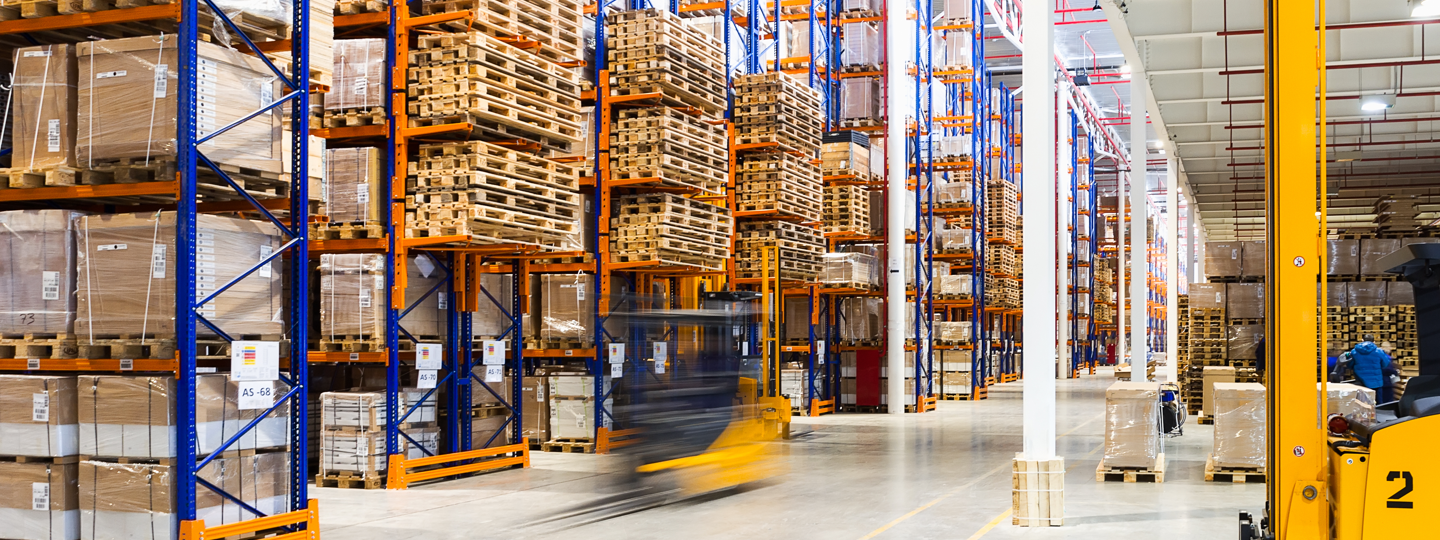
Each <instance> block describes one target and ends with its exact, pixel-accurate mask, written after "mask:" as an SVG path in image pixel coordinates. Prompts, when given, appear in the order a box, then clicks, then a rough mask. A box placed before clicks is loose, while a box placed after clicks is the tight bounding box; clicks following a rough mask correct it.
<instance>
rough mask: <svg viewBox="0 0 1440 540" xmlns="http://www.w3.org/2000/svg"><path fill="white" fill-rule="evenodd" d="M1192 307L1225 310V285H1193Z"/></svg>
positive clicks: (1191, 293) (1191, 292) (1191, 287)
mask: <svg viewBox="0 0 1440 540" xmlns="http://www.w3.org/2000/svg"><path fill="white" fill-rule="evenodd" d="M1190 307H1192V308H1204V309H1224V308H1225V284H1224V283H1191V284H1190Z"/></svg>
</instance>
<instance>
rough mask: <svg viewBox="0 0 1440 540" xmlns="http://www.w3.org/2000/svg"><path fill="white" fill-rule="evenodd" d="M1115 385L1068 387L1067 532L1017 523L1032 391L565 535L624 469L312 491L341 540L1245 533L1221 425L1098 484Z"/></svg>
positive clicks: (1064, 396)
mask: <svg viewBox="0 0 1440 540" xmlns="http://www.w3.org/2000/svg"><path fill="white" fill-rule="evenodd" d="M1112 382H1114V379H1113V378H1111V376H1110V372H1109V370H1102V372H1101V373H1100V374H1099V375H1095V376H1086V377H1084V378H1081V379H1078V380H1062V381H1060V382H1059V399H1058V416H1059V424H1058V426H1057V433H1059V434H1060V440H1059V442H1058V448H1059V451H1060V452H1061V454H1062V455H1064V456H1065V459H1066V465H1067V467H1068V469H1069V472H1068V474H1067V476H1066V480H1065V482H1066V493H1065V499H1066V503H1065V506H1066V508H1065V514H1066V518H1065V526H1063V527H1055V528H1043V529H1029V528H1020V527H1016V526H1013V525H1011V524H1010V516H1009V514H1008V511H1009V507H1010V472H1009V471H1010V461H1011V459H1012V458H1013V457H1014V454H1015V452H1016V451H1018V450H1020V448H1021V435H1020V427H1019V425H1020V416H1021V412H1020V386H1019V384H1018V383H1012V384H1007V385H1001V386H999V387H997V388H993V389H992V390H991V398H990V399H989V400H986V401H980V402H974V403H972V402H940V407H939V411H938V414H923V415H905V416H904V417H900V418H894V417H890V416H888V415H878V414H876V415H871V414H842V415H834V416H823V417H819V418H813V419H811V418H797V419H796V421H795V424H794V431H799V432H805V431H808V433H805V434H802V435H800V436H797V437H796V438H794V439H793V440H791V441H789V442H786V443H782V445H781V448H780V453H781V454H782V455H783V456H784V459H785V461H786V462H787V463H788V467H789V472H788V474H786V475H784V476H782V477H780V478H777V479H774V480H773V481H769V482H766V483H764V485H760V486H756V487H753V488H749V489H745V490H741V491H739V492H734V493H729V494H727V495H726V496H723V497H715V498H711V499H708V500H703V501H687V502H684V503H680V504H672V505H668V506H663V507H659V508H652V509H649V510H645V511H642V512H638V513H633V514H629V515H625V516H621V517H617V518H614V519H610V520H608V521H604V522H601V523H593V524H585V525H580V526H574V527H572V528H569V529H565V530H556V527H555V526H554V525H545V526H533V525H530V523H532V522H534V521H536V520H540V519H544V518H547V517H550V516H553V515H555V514H556V513H558V512H560V511H561V510H563V509H566V508H568V507H570V506H572V505H576V504H581V503H584V502H586V501H592V500H595V499H597V498H599V497H601V496H603V495H604V494H605V493H606V489H607V488H608V487H610V486H612V485H613V484H614V481H615V480H614V479H615V475H614V470H615V469H616V467H618V465H619V464H618V463H617V461H618V460H616V459H615V458H613V457H610V456H595V455H577V454H554V453H544V452H536V453H535V454H534V456H533V458H532V465H533V467H532V468H530V469H526V470H510V471H502V472H498V473H492V474H487V475H482V476H478V477H473V478H467V479H461V480H456V481H450V482H441V483H438V484H431V485H429V486H421V487H416V488H412V489H410V490H409V491H405V492H397V491H379V490H377V491H361V490H344V489H334V488H321V489H314V490H313V491H312V496H314V497H316V498H318V499H319V500H320V509H321V511H320V516H321V524H322V530H323V531H324V532H323V534H324V536H325V538H327V539H328V540H381V539H384V540H402V539H410V538H427V539H428V538H457V539H458V538H466V539H471V538H576V539H579V538H585V539H590V540H597V539H607V538H616V539H619V538H625V539H633V538H684V539H686V540H690V539H704V538H717V539H718V538H739V537H742V536H743V537H750V538H826V539H861V540H864V539H868V538H877V539H888V538H894V539H900V538H906V539H909V538H937V539H939V538H944V539H971V540H974V539H979V538H984V539H986V540H992V539H1004V538H1086V539H1096V538H1107V537H1112V538H1113V535H1115V534H1124V535H1125V537H1124V538H1125V540H1133V539H1148V538H1157V539H1158V538H1165V539H1166V540H1185V539H1197V540H1198V539H1205V540H1214V539H1223V538H1234V537H1235V534H1236V530H1237V526H1236V513H1237V511H1239V510H1251V511H1257V512H1258V511H1259V510H1260V509H1261V508H1262V507H1263V506H1264V499H1265V492H1264V486H1263V485H1261V484H1249V485H1244V484H1241V485H1236V484H1218V483H1209V482H1205V481H1204V474H1203V470H1204V468H1205V456H1206V454H1208V453H1209V452H1210V448H1211V443H1212V437H1213V431H1212V429H1211V427H1210V426H1201V425H1195V424H1193V423H1192V424H1190V425H1187V426H1186V430H1185V431H1186V433H1185V436H1183V437H1180V438H1176V439H1168V440H1167V441H1166V448H1165V453H1166V458H1167V464H1166V477H1165V482H1164V483H1163V484H1125V483H1097V482H1096V481H1095V467H1096V465H1097V464H1098V463H1099V460H1100V455H1101V453H1102V451H1103V448H1102V447H1103V443H1104V433H1105V423H1104V410H1105V403H1104V401H1105V398H1104V391H1105V388H1106V387H1107V386H1109V385H1110V384H1111V383H1112ZM1192 422H1193V418H1192ZM1117 540H1118V539H1117Z"/></svg>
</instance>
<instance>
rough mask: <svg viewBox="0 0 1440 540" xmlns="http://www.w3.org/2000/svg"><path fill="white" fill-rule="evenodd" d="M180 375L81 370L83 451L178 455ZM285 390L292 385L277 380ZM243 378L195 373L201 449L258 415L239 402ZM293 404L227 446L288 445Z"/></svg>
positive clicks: (211, 448) (111, 455)
mask: <svg viewBox="0 0 1440 540" xmlns="http://www.w3.org/2000/svg"><path fill="white" fill-rule="evenodd" d="M175 384H176V381H175V378H174V377H172V376H129V375H81V376H79V377H78V378H77V381H76V391H77V393H78V394H79V398H78V400H77V403H78V414H77V421H78V424H79V432H80V436H79V448H80V454H81V455H84V456H101V457H105V458H138V459H164V458H172V457H175V456H176V455H177V446H176V439H175V433H176V428H175V423H176V421H177V417H176V413H175V399H176V389H175ZM272 384H273V388H274V390H273V393H274V395H277V396H280V395H284V394H285V393H286V392H289V390H290V388H289V387H288V386H287V385H285V384H284V383H282V382H278V381H277V382H274V383H272ZM238 397H239V383H238V382H236V381H232V380H230V377H229V376H228V375H225V374H209V375H199V376H197V377H196V378H195V444H196V452H197V453H198V454H200V455H205V454H209V453H211V452H214V451H216V450H217V449H219V448H220V445H221V444H223V443H224V442H225V441H227V440H229V439H230V438H231V437H233V436H234V435H235V434H237V433H239V432H240V430H241V429H242V428H244V427H245V426H246V425H248V424H249V423H250V421H252V420H254V419H255V418H256V417H258V413H259V412H261V411H257V410H241V409H240V407H239V401H238ZM288 425H289V409H288V408H286V407H280V408H277V409H276V410H275V411H274V412H271V413H270V414H269V415H267V416H266V417H265V419H264V420H262V421H261V422H260V423H259V424H258V425H256V427H255V428H254V429H252V430H250V431H248V432H246V433H245V435H244V436H243V437H240V439H238V440H237V441H236V442H235V444H233V445H231V446H230V447H229V448H226V450H227V451H228V450H249V449H259V448H277V447H283V446H285V445H287V444H288V441H289V430H288Z"/></svg>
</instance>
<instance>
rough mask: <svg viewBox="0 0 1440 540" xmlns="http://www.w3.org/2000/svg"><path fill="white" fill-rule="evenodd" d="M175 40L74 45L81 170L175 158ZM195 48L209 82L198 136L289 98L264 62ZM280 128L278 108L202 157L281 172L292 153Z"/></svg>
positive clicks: (199, 105) (205, 147) (201, 99)
mask: <svg viewBox="0 0 1440 540" xmlns="http://www.w3.org/2000/svg"><path fill="white" fill-rule="evenodd" d="M178 41H179V38H178V36H176V35H175V34H166V35H164V36H142V37H135V38H124V39H114V40H103V41H93V42H86V43H80V44H79V45H78V46H77V49H76V52H75V56H76V58H77V59H78V60H79V65H80V66H79V73H80V76H79V92H78V98H77V103H78V112H77V113H76V120H77V128H76V138H77V140H78V143H77V145H76V149H75V158H76V162H77V163H78V164H79V165H80V166H83V167H93V166H96V165H101V164H103V163H105V162H110V161H116V160H126V159H128V160H134V161H141V162H143V163H145V164H151V163H153V162H154V161H156V160H157V159H158V160H160V161H164V160H167V159H174V156H175V155H176V139H175V134H176V133H177V132H178V130H177V129H176V119H177V118H179V117H180V111H178V107H179V99H178V96H179V94H178V92H179V90H180V88H179V87H180V83H179V76H180V69H179V67H178V65H179V50H178ZM197 49H198V53H199V59H198V60H197V61H198V62H199V65H200V69H201V71H202V72H205V73H207V74H208V75H209V76H208V77H205V78H202V79H201V80H200V81H199V82H198V83H197V85H198V88H197V89H196V100H197V101H196V104H195V107H196V117H197V123H196V131H197V135H199V136H201V137H203V136H205V135H209V134H210V133H213V132H215V131H216V130H219V129H220V128H222V127H225V126H228V125H230V124H232V123H234V122H237V121H240V120H242V119H244V118H246V117H247V116H249V115H250V114H252V113H254V112H255V111H256V110H259V109H261V108H263V107H265V106H267V105H270V104H271V103H273V102H274V101H275V100H276V99H277V98H279V97H280V96H282V95H284V93H283V92H282V91H281V87H280V84H281V83H280V82H279V80H278V79H277V78H276V77H275V75H274V74H273V73H272V72H271V71H270V69H269V68H268V67H266V65H265V63H264V61H262V60H261V59H259V58H257V57H255V56H252V55H249V54H245V53H241V52H239V51H236V50H232V49H227V48H225V47H222V46H219V45H215V44H211V43H206V42H200V43H199V44H198V45H197ZM172 66H173V68H172ZM281 126H282V118H281V116H280V111H279V108H278V107H277V108H274V109H271V110H270V111H267V112H265V113H261V114H259V115H258V116H256V117H254V118H251V119H249V120H247V121H245V122H244V123H242V124H240V125H238V126H235V127H234V128H231V129H230V130H229V131H226V132H225V133H224V134H222V135H220V136H217V137H216V138H215V139H213V140H210V141H208V142H206V143H205V144H202V145H200V150H201V151H202V152H204V154H205V156H206V157H208V158H210V159H211V160H213V161H214V162H216V163H218V164H221V165H232V166H236V167H245V168H249V169H257V170H260V171H264V172H270V173H279V172H281V170H282V165H281V161H282V157H284V156H285V155H286V153H287V152H288V150H287V148H286V146H285V145H284V141H283V139H282V137H281V131H282V129H281Z"/></svg>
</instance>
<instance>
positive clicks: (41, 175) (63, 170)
mask: <svg viewBox="0 0 1440 540" xmlns="http://www.w3.org/2000/svg"><path fill="white" fill-rule="evenodd" d="M3 172H4V174H5V176H7V177H8V178H9V184H8V186H9V187H10V188H11V189H23V188H40V187H58V186H75V185H78V184H79V182H80V169H78V168H75V167H66V166H62V165H55V166H50V167H37V168H29V169H3Z"/></svg>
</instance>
